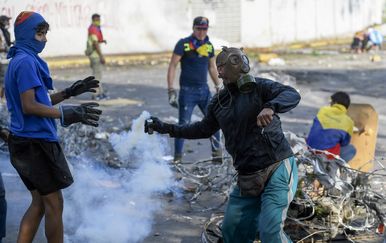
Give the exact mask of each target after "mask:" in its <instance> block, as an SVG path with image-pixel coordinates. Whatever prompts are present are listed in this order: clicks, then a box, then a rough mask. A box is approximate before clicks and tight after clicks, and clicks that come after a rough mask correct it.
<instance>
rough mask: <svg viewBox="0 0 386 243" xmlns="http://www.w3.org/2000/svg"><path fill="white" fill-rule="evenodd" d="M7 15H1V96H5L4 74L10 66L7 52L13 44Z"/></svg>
mask: <svg viewBox="0 0 386 243" xmlns="http://www.w3.org/2000/svg"><path fill="white" fill-rule="evenodd" d="M10 19H11V18H10V17H8V16H5V15H1V16H0V29H1V31H0V98H1V99H2V98H4V76H5V72H6V71H7V67H8V59H7V53H8V50H9V48H10V47H11V45H12V42H11V34H10V33H9V31H8V28H9V20H10Z"/></svg>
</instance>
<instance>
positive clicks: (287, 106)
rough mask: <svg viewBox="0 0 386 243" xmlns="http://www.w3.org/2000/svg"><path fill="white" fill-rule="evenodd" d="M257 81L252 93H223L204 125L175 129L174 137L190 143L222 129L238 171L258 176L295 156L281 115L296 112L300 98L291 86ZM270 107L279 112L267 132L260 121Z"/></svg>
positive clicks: (235, 90) (232, 88)
mask: <svg viewBox="0 0 386 243" xmlns="http://www.w3.org/2000/svg"><path fill="white" fill-rule="evenodd" d="M255 80H256V83H257V85H256V87H255V89H254V90H253V91H251V92H249V93H241V92H240V91H239V90H238V88H237V87H236V86H233V85H229V86H228V87H226V88H225V89H223V90H221V92H219V93H218V94H216V95H215V96H214V97H213V98H212V100H211V102H210V104H209V106H208V112H207V114H206V116H205V117H204V118H203V119H202V120H201V121H199V122H196V123H192V124H188V125H184V126H179V125H173V126H171V129H170V130H171V132H170V135H171V136H172V137H179V138H187V139H198V138H208V137H210V136H211V135H212V134H214V133H215V132H216V131H217V130H219V129H221V130H222V131H223V133H224V137H225V147H226V149H227V151H228V152H229V154H230V155H231V156H232V157H233V161H234V166H235V168H236V170H238V171H239V172H241V173H249V172H254V171H257V170H260V169H263V168H266V167H268V166H269V165H271V164H273V163H275V162H278V161H281V160H283V159H286V158H288V157H290V156H292V155H293V153H292V150H291V147H290V145H289V143H288V141H287V140H286V139H285V137H284V134H283V131H282V128H281V122H280V118H279V116H278V115H277V113H284V112H287V111H289V110H291V109H293V108H295V107H296V105H297V104H298V103H299V101H300V95H299V93H298V92H297V91H296V90H295V89H294V88H292V87H290V86H286V85H282V84H280V83H278V82H274V81H272V80H268V79H263V78H255ZM268 107H269V108H272V109H273V111H274V112H275V115H274V119H273V121H272V122H271V123H270V124H269V125H268V126H266V127H265V128H260V127H258V126H257V123H256V122H257V119H256V117H257V115H258V114H259V113H260V112H261V110H262V109H263V108H268Z"/></svg>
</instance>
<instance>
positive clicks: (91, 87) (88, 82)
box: [64, 76, 99, 99]
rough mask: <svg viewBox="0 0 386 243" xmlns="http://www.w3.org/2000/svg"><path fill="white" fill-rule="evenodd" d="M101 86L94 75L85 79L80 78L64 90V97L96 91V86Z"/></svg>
mask: <svg viewBox="0 0 386 243" xmlns="http://www.w3.org/2000/svg"><path fill="white" fill-rule="evenodd" d="M98 87H99V81H98V80H96V79H95V78H94V76H89V77H87V78H85V79H83V80H78V81H76V82H75V83H73V84H72V85H71V86H70V87H69V88H67V89H65V90H64V94H65V95H64V98H65V99H68V98H70V97H71V96H78V95H80V94H83V93H85V92H91V93H96V88H98Z"/></svg>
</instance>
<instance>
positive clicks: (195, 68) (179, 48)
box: [167, 16, 222, 162]
mask: <svg viewBox="0 0 386 243" xmlns="http://www.w3.org/2000/svg"><path fill="white" fill-rule="evenodd" d="M208 27H209V20H208V19H207V18H205V17H201V16H199V17H196V18H195V19H194V21H193V33H192V35H190V36H188V37H186V38H183V39H180V40H179V41H178V42H177V44H176V46H175V48H174V51H173V55H172V58H171V60H170V63H169V68H168V74H167V82H168V94H169V104H170V105H171V106H173V107H176V108H178V124H180V125H185V124H188V123H190V119H191V117H192V113H193V109H194V107H195V106H196V105H197V106H198V107H199V108H200V110H201V111H202V113H203V114H204V115H205V114H206V110H207V107H208V104H209V101H210V98H211V94H210V91H209V87H208V81H207V76H208V71H209V74H210V77H211V78H212V80H213V82H214V84H215V86H216V89H217V90H218V89H219V87H220V80H219V79H218V73H217V69H216V61H215V57H214V48H213V45H212V43H211V42H210V41H209V37H208V35H207V33H208ZM179 62H181V74H180V95H179V97H178V102H177V92H176V91H175V89H174V86H173V83H174V78H175V74H176V67H177V65H178V63H179ZM219 140H220V133H219V132H217V133H216V134H215V135H214V138H212V139H211V143H212V157H213V158H214V161H221V157H222V153H221V148H220V146H219ZM174 145H175V146H174V161H175V162H179V161H180V160H181V159H182V149H183V145H184V140H183V139H182V138H176V139H175V144H174Z"/></svg>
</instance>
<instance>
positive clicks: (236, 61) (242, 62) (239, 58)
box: [216, 46, 256, 93]
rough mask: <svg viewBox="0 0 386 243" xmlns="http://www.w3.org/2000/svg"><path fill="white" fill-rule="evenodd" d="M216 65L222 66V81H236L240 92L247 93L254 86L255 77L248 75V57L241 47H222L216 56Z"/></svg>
mask: <svg viewBox="0 0 386 243" xmlns="http://www.w3.org/2000/svg"><path fill="white" fill-rule="evenodd" d="M216 66H217V67H220V66H223V70H224V71H223V72H222V74H221V76H222V78H223V79H224V81H228V82H230V83H236V84H237V87H238V88H239V91H240V92H241V93H248V92H251V91H252V90H253V88H254V87H255V86H256V81H255V78H254V77H253V76H252V75H249V74H248V73H249V71H250V67H249V59H248V57H247V55H245V53H244V52H243V49H239V48H234V47H225V46H224V47H223V48H222V51H221V52H220V53H219V54H218V56H217V58H216Z"/></svg>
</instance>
